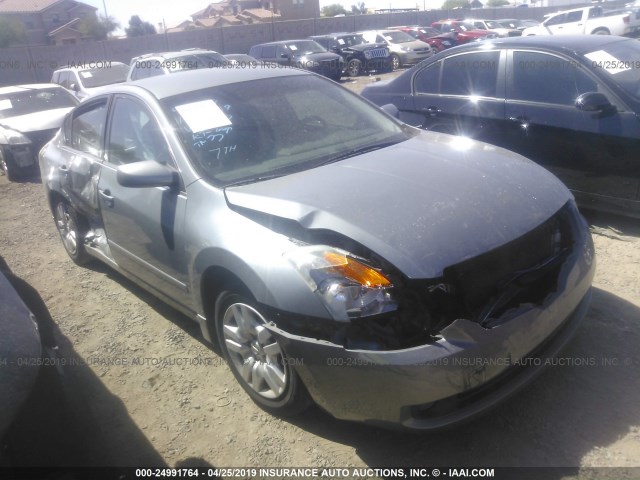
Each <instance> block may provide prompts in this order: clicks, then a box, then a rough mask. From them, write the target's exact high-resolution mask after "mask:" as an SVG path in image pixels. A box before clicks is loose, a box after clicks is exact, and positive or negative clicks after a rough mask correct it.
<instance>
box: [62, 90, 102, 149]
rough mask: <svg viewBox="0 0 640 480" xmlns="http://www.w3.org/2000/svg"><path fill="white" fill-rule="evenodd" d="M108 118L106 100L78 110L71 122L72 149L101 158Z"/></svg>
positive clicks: (70, 139)
mask: <svg viewBox="0 0 640 480" xmlns="http://www.w3.org/2000/svg"><path fill="white" fill-rule="evenodd" d="M106 117H107V100H106V99H101V100H100V101H98V102H95V103H91V104H89V105H86V106H85V107H83V108H79V109H78V110H76V112H75V113H74V115H73V119H72V121H71V135H70V138H69V141H70V142H69V143H70V146H71V148H73V149H75V150H78V151H80V152H85V153H89V154H91V155H94V156H96V157H97V156H99V155H100V151H101V150H102V138H103V135H104V124H105V121H106ZM69 143H68V144H69Z"/></svg>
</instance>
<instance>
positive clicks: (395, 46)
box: [359, 30, 433, 70]
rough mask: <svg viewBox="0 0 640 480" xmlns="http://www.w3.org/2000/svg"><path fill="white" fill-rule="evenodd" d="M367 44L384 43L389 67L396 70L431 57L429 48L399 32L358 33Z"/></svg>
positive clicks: (372, 31)
mask: <svg viewBox="0 0 640 480" xmlns="http://www.w3.org/2000/svg"><path fill="white" fill-rule="evenodd" d="M359 33H361V34H362V36H363V37H364V39H365V40H366V41H367V43H384V44H386V45H387V48H389V51H390V52H391V65H392V66H393V69H394V70H396V69H398V68H400V67H401V66H403V65H415V64H416V63H420V62H421V61H422V60H424V59H425V58H429V57H430V56H431V55H433V49H432V48H431V46H430V45H429V44H427V43H425V42H421V41H420V40H416V39H415V38H413V37H412V36H411V35H409V34H408V33H404V32H401V31H399V30H369V31H366V32H359Z"/></svg>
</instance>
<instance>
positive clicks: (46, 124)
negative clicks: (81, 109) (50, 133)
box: [0, 107, 74, 133]
mask: <svg viewBox="0 0 640 480" xmlns="http://www.w3.org/2000/svg"><path fill="white" fill-rule="evenodd" d="M73 108H74V107H65V108H56V109H54V110H45V111H43V112H35V113H28V114H26V115H19V116H17V117H9V118H2V119H0V125H3V126H6V127H9V128H10V129H12V130H17V131H18V132H23V133H24V132H37V131H40V130H49V129H52V128H60V125H62V120H63V119H64V116H65V115H66V114H67V113H68V112H69V111H71V110H72V109H73Z"/></svg>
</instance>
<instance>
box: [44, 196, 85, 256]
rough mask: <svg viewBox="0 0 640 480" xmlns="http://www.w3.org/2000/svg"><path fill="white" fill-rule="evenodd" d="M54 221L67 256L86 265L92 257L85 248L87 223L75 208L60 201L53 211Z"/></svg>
mask: <svg viewBox="0 0 640 480" xmlns="http://www.w3.org/2000/svg"><path fill="white" fill-rule="evenodd" d="M53 219H54V221H55V223H56V228H57V229H58V233H59V234H60V239H61V240H62V245H63V246H64V249H65V251H66V252H67V255H69V257H70V258H71V260H73V261H74V262H75V263H76V264H78V265H84V264H86V263H87V262H89V261H90V260H91V257H90V256H89V254H88V253H87V251H86V250H85V248H84V235H85V233H86V230H87V229H86V228H85V222H84V220H83V219H81V217H80V216H79V215H78V214H77V213H76V211H75V210H74V208H73V207H72V206H71V205H69V204H68V203H67V202H66V201H64V200H59V201H58V202H57V203H56V205H55V207H54V209H53Z"/></svg>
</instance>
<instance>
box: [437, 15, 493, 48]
mask: <svg viewBox="0 0 640 480" xmlns="http://www.w3.org/2000/svg"><path fill="white" fill-rule="evenodd" d="M431 26H432V27H433V28H435V29H437V30H439V31H440V32H442V33H449V32H456V34H457V35H456V38H457V40H458V45H462V44H464V43H469V42H474V41H478V40H485V39H487V38H498V34H497V33H496V32H493V31H491V30H478V29H477V28H476V27H475V26H474V25H473V24H472V23H470V22H466V21H464V20H459V19H458V20H451V19H449V20H438V21H437V22H433V23H432V24H431Z"/></svg>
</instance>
